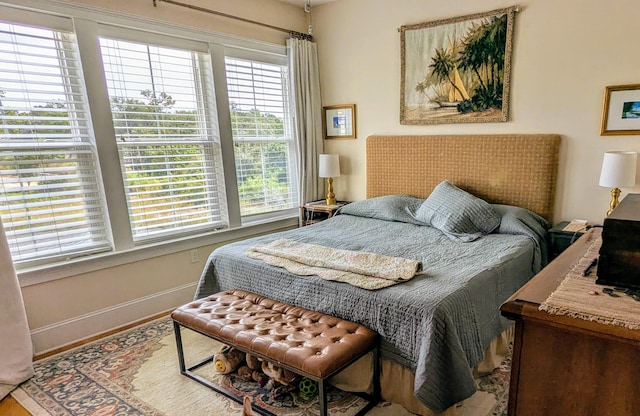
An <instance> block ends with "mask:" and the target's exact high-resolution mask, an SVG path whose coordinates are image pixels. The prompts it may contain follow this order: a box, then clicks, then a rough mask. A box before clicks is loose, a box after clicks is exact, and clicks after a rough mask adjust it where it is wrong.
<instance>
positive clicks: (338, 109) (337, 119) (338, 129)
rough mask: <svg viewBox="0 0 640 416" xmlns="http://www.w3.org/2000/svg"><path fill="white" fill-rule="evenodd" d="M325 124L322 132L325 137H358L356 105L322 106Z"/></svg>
mask: <svg viewBox="0 0 640 416" xmlns="http://www.w3.org/2000/svg"><path fill="white" fill-rule="evenodd" d="M322 112H323V113H324V117H323V118H324V124H323V125H322V127H323V129H322V132H323V133H324V138H325V139H355V138H356V105H355V104H341V105H330V106H327V107H323V108H322Z"/></svg>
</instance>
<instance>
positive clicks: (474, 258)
mask: <svg viewBox="0 0 640 416" xmlns="http://www.w3.org/2000/svg"><path fill="white" fill-rule="evenodd" d="M559 146H560V136H558V135H465V136H453V135H443V136H369V137H368V138H367V199H365V200H363V201H357V202H354V203H351V204H349V205H347V206H345V207H343V208H341V209H340V210H339V211H338V213H337V215H335V216H334V217H332V218H330V219H328V220H325V221H322V222H320V223H317V224H314V225H312V226H307V227H302V228H298V229H294V230H289V231H284V232H280V233H275V234H271V235H265V236H260V237H255V238H251V239H247V240H243V241H238V242H235V243H231V244H228V245H225V246H223V247H220V248H218V249H216V250H215V251H214V252H213V253H212V254H211V255H210V257H209V259H208V262H207V266H206V267H205V269H204V271H203V273H202V276H201V278H200V281H199V284H198V288H197V292H196V295H195V297H196V298H200V297H204V296H207V295H209V294H211V293H215V292H218V291H220V290H227V289H244V290H248V291H252V292H255V293H258V294H260V295H263V296H266V297H269V298H272V299H276V300H279V301H282V302H286V303H290V304H293V305H296V306H301V307H305V308H309V309H314V310H317V311H319V312H322V313H325V314H329V315H334V316H337V317H340V318H343V319H348V320H351V321H355V322H358V323H362V324H364V325H366V326H368V327H370V328H372V329H374V330H375V331H376V332H378V333H379V334H380V335H381V337H382V342H381V353H382V358H383V380H382V395H383V399H385V400H389V401H394V402H397V403H399V404H401V405H403V406H404V407H405V408H407V409H408V410H410V411H412V412H414V413H418V414H422V415H433V414H447V415H453V414H455V405H456V403H459V402H460V401H462V400H464V399H466V398H468V397H470V396H471V395H472V394H473V393H474V392H475V384H474V379H473V372H472V368H474V367H477V366H478V365H479V364H481V363H483V360H485V362H486V358H487V356H486V355H487V352H489V351H491V348H492V347H494V348H495V346H496V344H497V343H499V342H500V341H502V342H504V341H505V339H504V334H505V331H508V330H509V327H510V323H509V321H507V320H506V319H504V318H502V317H501V315H500V312H499V307H500V305H501V304H502V302H503V301H504V300H506V298H508V297H509V296H510V295H511V294H512V293H514V292H515V291H516V290H517V289H518V288H519V287H521V286H522V285H523V284H524V283H525V282H526V281H527V280H529V279H530V278H531V277H532V276H533V275H534V274H535V273H537V272H538V271H539V270H540V268H541V267H543V266H544V265H545V262H546V246H545V232H546V230H547V229H548V228H549V221H551V220H552V213H553V205H554V199H555V198H554V196H555V183H556V176H557V166H558V152H559ZM465 198H468V201H469V202H468V203H469V204H470V205H466V204H467V202H464V204H465V205H464V206H462V207H461V206H459V205H458V204H459V201H467V199H465ZM468 206H470V207H471V208H472V209H470V211H469V212H467V211H466V209H467V207H468ZM425 207H426V208H425ZM478 207H479V208H478ZM487 207H489V208H487ZM476 208H477V210H476ZM478 210H480V211H478ZM446 211H449V212H446ZM442 212H445V214H443V215H441V214H442ZM460 212H467V214H465V215H466V216H467V218H464V220H469V218H468V217H469V215H471V216H473V218H475V220H473V221H471V223H473V222H474V221H475V222H476V223H477V224H472V225H471V227H472V228H473V226H477V228H478V229H476V230H466V229H464V230H462V231H463V232H459V231H460V230H459V229H456V228H455V227H457V226H459V225H460V224H459V223H458V224H454V227H453V228H451V227H450V226H451V224H450V218H451V216H450V214H451V215H453V216H454V217H455V214H460ZM478 212H479V213H478ZM485 214H486V215H487V216H486V217H485V216H483V215H485ZM425 216H426V219H425ZM495 216H497V217H498V219H497V224H494V225H495V227H494V225H491V223H492V222H493V221H494V220H495V218H494V217H495ZM425 221H426V222H425ZM427 224H431V225H427ZM467 226H469V224H468V223H465V224H464V227H463V228H465V227H467ZM483 226H486V227H485V228H486V229H482V228H483ZM467 231H469V232H467ZM473 231H477V232H473ZM278 239H284V241H289V242H298V243H302V244H314V245H318V246H322V247H333V248H335V249H338V250H348V251H364V252H367V253H377V254H380V255H381V256H393V257H395V258H404V259H412V260H416V261H418V262H419V264H420V268H419V273H417V274H416V275H415V276H414V277H413V278H411V279H409V280H407V281H404V282H402V283H398V284H393V285H390V286H388V287H384V288H381V289H376V290H369V289H363V288H361V287H357V286H354V285H352V284H348V283H344V282H340V281H332V280H326V279H323V278H320V277H318V276H316V275H309V276H304V275H297V274H293V273H290V272H288V271H287V270H286V269H284V268H282V267H276V266H272V265H269V264H267V263H265V262H264V261H262V260H260V259H257V258H249V257H248V256H247V253H248V252H249V251H250V250H252V249H254V248H256V247H264V246H267V245H269V244H271V243H274V242H275V241H276V240H278ZM398 386H402V387H400V388H399V387H398Z"/></svg>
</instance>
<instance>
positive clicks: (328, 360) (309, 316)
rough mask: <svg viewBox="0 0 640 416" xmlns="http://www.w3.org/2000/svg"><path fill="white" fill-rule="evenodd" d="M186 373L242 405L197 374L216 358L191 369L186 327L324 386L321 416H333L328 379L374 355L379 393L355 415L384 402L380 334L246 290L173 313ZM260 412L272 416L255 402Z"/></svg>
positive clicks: (182, 369)
mask: <svg viewBox="0 0 640 416" xmlns="http://www.w3.org/2000/svg"><path fill="white" fill-rule="evenodd" d="M171 317H172V318H173V326H174V330H175V336H176V344H177V347H178V363H179V364H180V372H181V373H182V374H184V375H185V376H187V377H189V378H192V379H194V380H196V381H197V382H199V383H201V384H203V385H205V386H207V387H209V388H211V389H213V390H215V391H217V392H220V393H222V394H224V395H226V396H228V397H230V398H232V399H233V400H236V401H237V402H238V403H242V402H243V400H242V398H241V397H240V396H237V395H236V394H235V393H233V392H231V391H230V390H228V389H226V388H225V387H222V386H218V385H216V384H215V383H213V382H212V381H210V380H208V379H206V378H204V377H202V376H200V375H198V374H196V373H195V372H194V371H193V370H195V369H197V368H198V367H200V366H203V365H205V364H207V363H210V362H211V361H212V360H213V356H211V357H209V358H207V359H205V360H202V361H200V362H198V363H197V364H194V365H192V366H190V367H188V368H187V366H186V364H185V359H184V351H183V345H182V335H181V330H180V328H181V327H185V328H189V329H191V330H193V331H196V332H199V333H201V334H203V335H206V336H208V337H210V338H213V339H216V340H218V341H221V342H224V343H225V344H227V345H230V346H232V347H236V348H237V349H239V350H241V351H244V352H248V353H251V354H253V355H255V356H257V357H259V358H262V359H265V360H268V361H271V362H275V363H276V364H277V365H279V366H281V367H284V368H286V369H288V370H291V371H293V372H295V373H298V374H300V375H303V376H306V377H309V378H311V379H313V380H315V381H317V382H318V406H319V408H320V415H321V416H327V415H328V398H327V396H328V395H327V383H328V381H327V380H328V378H329V377H331V376H333V375H335V374H337V373H339V372H340V371H342V370H343V369H345V368H346V367H347V366H348V365H350V364H351V363H353V362H354V361H356V360H357V359H359V358H360V357H362V356H364V355H365V354H367V353H369V352H373V379H372V380H373V393H372V394H366V393H362V394H360V395H361V396H363V397H365V398H367V399H368V403H367V404H366V405H365V406H364V407H362V408H361V409H360V410H359V411H358V412H357V413H356V414H355V415H354V416H363V415H365V414H366V413H367V412H368V411H369V410H370V409H372V408H373V407H374V406H375V405H376V403H378V402H379V401H380V362H379V361H378V334H377V333H375V332H373V331H372V330H370V329H369V328H367V327H365V326H362V325H360V324H357V323H355V322H350V321H346V320H344V319H339V318H335V317H333V316H328V315H324V314H322V313H319V312H314V311H310V310H308V309H304V308H298V307H295V306H292V305H288V304H286V303H281V302H277V301H275V300H272V299H268V298H265V297H262V296H259V295H256V294H254V293H251V292H245V291H243V290H227V291H225V292H220V293H216V294H215V295H211V296H208V297H206V298H202V299H199V300H195V301H193V302H190V303H188V304H186V305H183V306H181V307H179V308H178V309H176V310H175V311H173V313H172V314H171ZM253 408H254V410H256V411H258V412H259V413H260V414H263V415H272V414H271V413H270V412H268V411H266V410H264V409H261V408H260V407H259V406H257V405H256V404H255V403H254V404H253Z"/></svg>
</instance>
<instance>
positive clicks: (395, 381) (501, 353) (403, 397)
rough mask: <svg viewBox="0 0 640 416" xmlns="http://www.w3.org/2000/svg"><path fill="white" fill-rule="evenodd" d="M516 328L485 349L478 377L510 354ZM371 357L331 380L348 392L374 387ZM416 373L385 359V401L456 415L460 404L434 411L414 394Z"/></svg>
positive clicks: (423, 412)
mask: <svg viewBox="0 0 640 416" xmlns="http://www.w3.org/2000/svg"><path fill="white" fill-rule="evenodd" d="M513 334H514V329H513V326H511V327H509V328H508V329H507V330H506V331H504V332H503V333H501V334H500V335H498V336H497V337H496V338H494V340H493V341H492V342H491V344H489V346H488V347H487V349H486V350H485V352H484V360H483V361H482V362H480V363H479V364H478V365H477V366H475V367H474V368H473V369H472V371H473V375H474V376H475V377H480V376H482V375H486V374H489V373H491V372H492V371H493V370H494V369H495V368H497V367H498V366H499V365H500V363H501V362H502V360H503V359H504V358H505V357H507V356H508V355H509V353H510V348H509V345H510V343H511V342H512V340H513ZM371 359H372V355H371V354H369V355H366V356H364V357H363V358H361V359H360V360H359V361H356V362H355V363H354V364H352V365H351V366H350V367H348V368H347V369H346V370H344V371H343V372H342V373H340V374H338V375H336V376H335V377H333V378H332V379H331V381H330V382H331V384H333V385H334V386H336V387H338V388H340V389H342V390H345V391H370V390H371V385H372V384H371V377H372V374H371V370H370V369H371ZM413 379H414V373H413V371H411V370H410V369H408V368H406V367H403V366H401V365H400V364H397V363H395V362H392V361H389V360H385V359H383V360H382V371H381V376H380V385H381V388H382V400H385V401H388V402H392V403H396V404H399V405H401V406H403V407H404V408H405V409H407V410H408V411H409V412H411V413H415V414H418V415H422V416H455V415H456V406H451V407H450V408H448V409H447V410H445V411H444V412H442V413H437V414H436V413H433V412H432V411H431V410H430V409H429V408H427V407H426V406H424V405H423V404H422V403H420V402H419V401H418V400H417V399H416V398H415V397H414V395H413Z"/></svg>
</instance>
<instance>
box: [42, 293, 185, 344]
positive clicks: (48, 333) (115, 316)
mask: <svg viewBox="0 0 640 416" xmlns="http://www.w3.org/2000/svg"><path fill="white" fill-rule="evenodd" d="M195 286H196V283H190V284H187V285H184V286H178V287H175V288H171V289H169V290H165V291H162V292H158V293H154V294H152V295H149V296H145V297H142V298H138V299H134V300H132V301H129V302H125V303H121V304H118V305H113V306H110V307H108V308H104V309H99V310H97V311H93V312H91V313H88V314H85V315H80V316H77V317H74V318H72V319H67V320H65V321H60V322H56V323H55V324H51V325H46V326H43V327H40V328H37V329H34V330H32V331H31V340H32V341H33V352H34V355H42V354H46V353H47V352H49V351H52V350H57V349H60V348H64V347H65V346H68V345H71V344H74V343H77V342H79V341H82V340H85V339H87V338H92V337H96V336H97V335H100V334H103V333H105V332H109V331H111V330H113V329H115V328H119V327H124V326H126V325H129V324H131V323H134V322H138V321H143V320H144V319H147V318H149V317H152V316H155V315H158V314H159V313H162V312H166V311H170V310H173V309H175V308H176V307H178V306H180V305H183V304H185V303H187V302H189V301H190V300H192V299H193V294H194V293H195Z"/></svg>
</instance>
